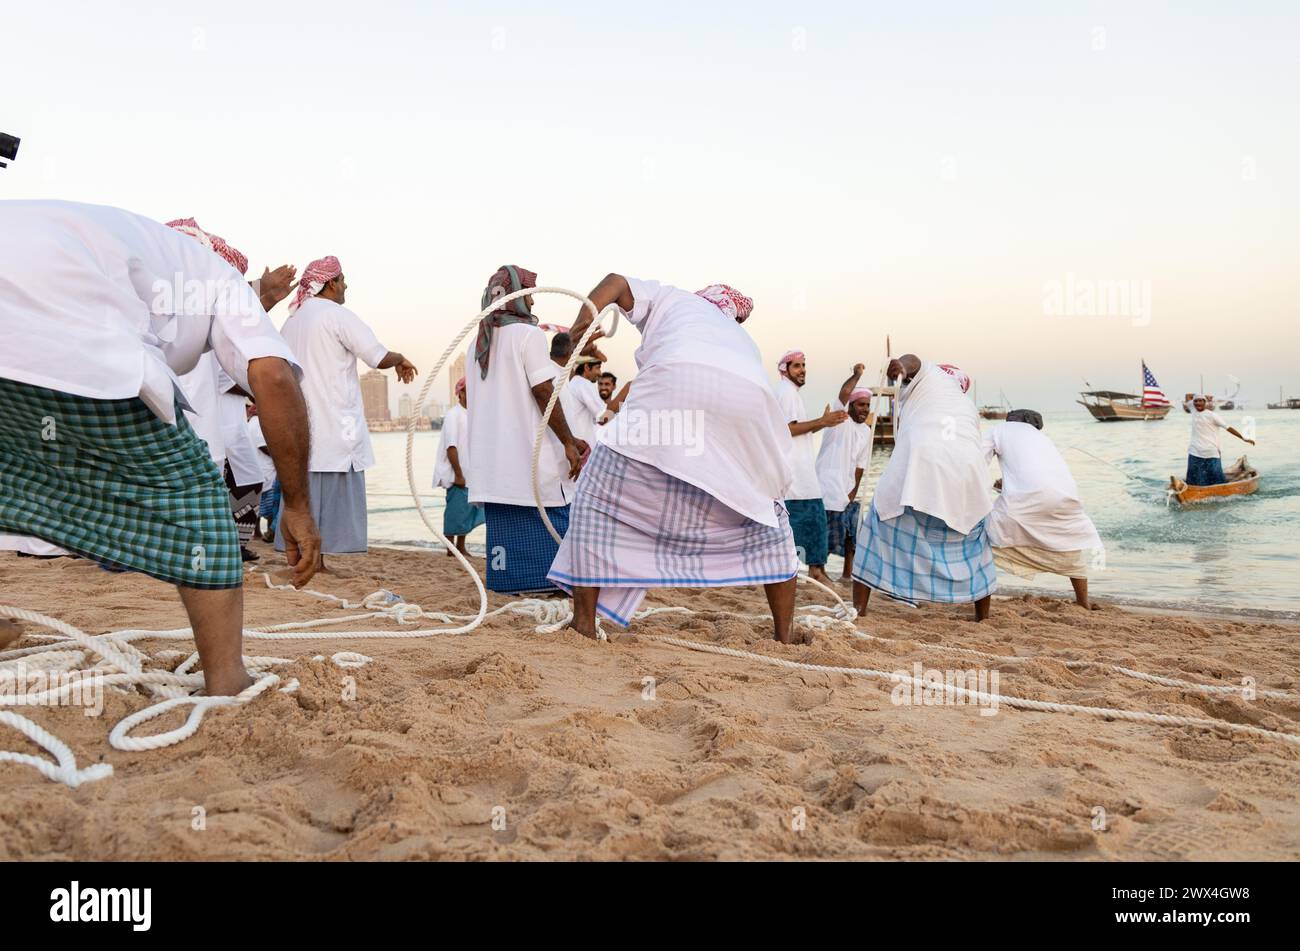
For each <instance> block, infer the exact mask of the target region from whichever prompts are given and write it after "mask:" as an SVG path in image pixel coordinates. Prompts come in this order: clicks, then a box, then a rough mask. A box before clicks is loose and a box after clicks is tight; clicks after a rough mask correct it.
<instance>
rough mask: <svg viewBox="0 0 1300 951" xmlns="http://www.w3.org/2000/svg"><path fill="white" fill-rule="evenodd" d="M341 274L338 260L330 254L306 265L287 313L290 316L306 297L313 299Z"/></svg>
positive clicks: (341, 270)
mask: <svg viewBox="0 0 1300 951" xmlns="http://www.w3.org/2000/svg"><path fill="white" fill-rule="evenodd" d="M342 273H343V266H342V265H341V264H339V259H338V258H336V257H335V256H334V255H332V254H327V255H325V257H323V258H317V259H316V260H315V261H312V262H311V263H310V264H308V265H307V270H305V271H303V272H302V278H301V279H300V280H299V281H298V290H297V292H296V293H295V294H294V295H293V300H291V301H289V313H290V314H292V313H293V312H294V311H296V310H297V309H298V308H299V307H301V306H302V302H303V301H305V300H306V299H307V298H308V297H315V296H316V295H317V294H319V293H320V292H321V288H323V287H324V286H325V285H326V284H328V283H329V282H330V281H332V280H334V278H336V277H338V276H339V275H340V274H342Z"/></svg>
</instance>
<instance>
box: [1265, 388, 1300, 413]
mask: <svg viewBox="0 0 1300 951" xmlns="http://www.w3.org/2000/svg"><path fill="white" fill-rule="evenodd" d="M1268 408H1269V409H1300V399H1297V398H1295V397H1291V398H1290V399H1288V398H1287V397H1285V396H1283V395H1282V387H1280V386H1279V387H1278V388H1277V402H1276V403H1269V404H1268Z"/></svg>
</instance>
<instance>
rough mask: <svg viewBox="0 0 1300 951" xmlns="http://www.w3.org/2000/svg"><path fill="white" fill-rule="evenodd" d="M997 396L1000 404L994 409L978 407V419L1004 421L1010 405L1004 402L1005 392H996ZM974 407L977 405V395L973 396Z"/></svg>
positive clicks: (991, 406) (1009, 410)
mask: <svg viewBox="0 0 1300 951" xmlns="http://www.w3.org/2000/svg"><path fill="white" fill-rule="evenodd" d="M997 396H998V400H1000V403H998V404H997V405H996V407H995V405H985V407H979V418H982V420H1005V418H1006V414H1008V413H1009V412H1011V404H1010V403H1009V401H1008V400H1006V394H1005V392H1002V391H1001V390H998V391H997ZM975 405H979V394H976V395H975Z"/></svg>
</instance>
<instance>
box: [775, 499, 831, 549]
mask: <svg viewBox="0 0 1300 951" xmlns="http://www.w3.org/2000/svg"><path fill="white" fill-rule="evenodd" d="M784 504H785V510H786V512H787V513H788V514H789V516H790V531H791V532H793V533H794V546H795V549H796V550H797V551H798V552H799V558H800V560H801V561H803V562H804V564H807V565H824V564H826V554H827V552H826V505H825V503H824V502H822V500H821V499H786V500H785V503H784Z"/></svg>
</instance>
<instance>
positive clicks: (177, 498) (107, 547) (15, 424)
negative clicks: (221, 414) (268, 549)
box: [0, 379, 244, 588]
mask: <svg viewBox="0 0 1300 951" xmlns="http://www.w3.org/2000/svg"><path fill="white" fill-rule="evenodd" d="M176 417H177V418H176V425H175V426H172V425H170V424H168V423H166V422H164V421H163V420H161V419H159V418H158V417H157V416H155V415H154V414H153V413H152V412H151V411H150V410H149V407H147V406H145V404H144V402H143V401H142V400H140V399H139V398H138V397H132V398H131V399H122V400H98V399H91V398H89V397H85V396H74V395H72V394H71V393H61V392H59V391H57V390H50V389H46V388H44V387H39V386H31V385H29V384H26V383H19V382H17V381H14V380H3V379H0V532H12V533H14V534H18V535H34V536H35V537H37V538H43V539H45V540H46V541H48V542H51V543H53V544H55V545H59V546H60V547H62V548H66V549H67V550H68V551H70V552H74V553H75V554H78V555H81V556H83V557H86V558H90V559H92V560H94V561H97V562H99V563H100V564H101V565H104V566H105V567H108V568H114V569H123V570H130V571H139V572H142V573H144V574H147V575H150V576H152V577H154V578H158V579H160V580H162V581H169V582H171V583H172V584H178V585H184V586H186V587H189V588H238V587H239V586H240V585H242V584H243V579H244V568H243V562H242V561H241V559H240V555H239V536H238V534H237V533H236V531H235V522H234V519H233V518H232V517H231V514H230V499H229V497H228V496H227V494H226V483H225V480H224V479H223V478H222V476H221V473H220V472H218V471H217V467H216V465H214V464H213V462H212V457H211V455H209V453H208V447H207V446H206V445H205V444H204V443H203V441H202V440H201V439H199V437H198V436H196V435H195V434H194V430H193V429H191V428H190V425H189V423H188V422H187V421H186V419H185V416H184V414H183V413H181V412H180V411H179V409H178V410H177V414H176Z"/></svg>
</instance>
